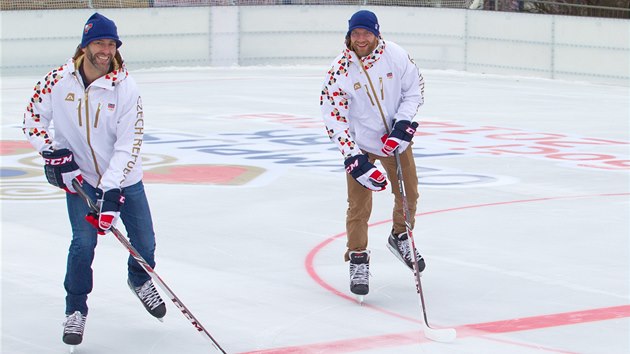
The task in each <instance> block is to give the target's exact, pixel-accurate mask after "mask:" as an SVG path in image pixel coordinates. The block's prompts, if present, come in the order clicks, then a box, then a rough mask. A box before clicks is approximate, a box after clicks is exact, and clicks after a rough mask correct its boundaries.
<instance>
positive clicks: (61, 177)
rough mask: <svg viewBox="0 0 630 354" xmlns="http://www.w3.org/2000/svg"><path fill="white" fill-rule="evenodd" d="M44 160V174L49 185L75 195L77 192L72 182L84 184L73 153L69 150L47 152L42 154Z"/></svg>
mask: <svg viewBox="0 0 630 354" xmlns="http://www.w3.org/2000/svg"><path fill="white" fill-rule="evenodd" d="M42 157H43V158H44V173H45V174H46V179H47V180H48V183H50V184H52V185H53V186H55V187H59V188H61V189H63V190H65V191H66V192H68V193H72V194H75V193H76V192H77V191H76V190H75V189H74V187H73V186H72V180H73V179H75V178H76V179H77V180H78V181H79V183H81V184H82V183H83V176H81V170H79V166H78V165H77V163H76V162H75V161H74V155H73V154H72V151H70V150H68V149H59V150H54V151H50V150H46V151H44V152H42Z"/></svg>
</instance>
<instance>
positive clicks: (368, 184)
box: [344, 154, 387, 192]
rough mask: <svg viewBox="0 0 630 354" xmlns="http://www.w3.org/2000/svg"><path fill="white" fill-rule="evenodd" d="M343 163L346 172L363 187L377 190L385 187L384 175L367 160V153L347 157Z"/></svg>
mask: <svg viewBox="0 0 630 354" xmlns="http://www.w3.org/2000/svg"><path fill="white" fill-rule="evenodd" d="M344 165H345V166H346V172H348V174H349V175H350V176H352V178H354V179H355V180H356V181H357V182H359V183H360V184H361V185H362V186H363V187H365V188H367V189H369V190H373V191H377V192H378V191H382V190H384V189H385V187H387V179H386V178H385V175H384V174H383V173H382V172H381V170H379V169H378V168H377V167H376V166H374V164H372V163H371V162H370V161H369V160H368V157H367V155H363V154H361V155H355V156H352V157H349V158H347V159H346V160H345V161H344Z"/></svg>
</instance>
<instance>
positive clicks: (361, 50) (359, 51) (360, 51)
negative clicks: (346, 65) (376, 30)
mask: <svg viewBox="0 0 630 354" xmlns="http://www.w3.org/2000/svg"><path fill="white" fill-rule="evenodd" d="M377 45H378V37H375V38H374V40H373V41H371V42H369V43H368V44H367V45H366V46H364V47H359V46H357V43H356V42H353V43H352V50H353V51H354V52H355V53H356V55H358V56H359V58H363V57H366V56H368V55H370V53H372V52H373V51H374V49H376V46H377Z"/></svg>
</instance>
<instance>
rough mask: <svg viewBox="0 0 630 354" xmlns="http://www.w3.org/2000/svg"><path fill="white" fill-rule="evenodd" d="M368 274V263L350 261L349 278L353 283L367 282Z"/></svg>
mask: <svg viewBox="0 0 630 354" xmlns="http://www.w3.org/2000/svg"><path fill="white" fill-rule="evenodd" d="M369 275H370V265H369V263H361V264H355V263H350V279H351V280H352V282H353V283H354V284H367V283H368V276H369Z"/></svg>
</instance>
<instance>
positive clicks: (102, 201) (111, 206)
mask: <svg viewBox="0 0 630 354" xmlns="http://www.w3.org/2000/svg"><path fill="white" fill-rule="evenodd" d="M96 199H97V201H96V205H97V206H98V208H99V213H98V214H96V213H94V212H90V213H88V214H87V215H86V216H85V220H87V221H88V222H89V223H90V224H92V226H94V227H95V228H96V230H98V234H99V235H105V233H106V232H107V230H109V229H110V228H111V227H112V226H114V225H116V221H118V217H119V216H120V207H121V206H122V205H123V204H124V203H125V197H124V196H123V195H122V191H121V190H120V189H119V188H114V189H110V190H108V191H106V192H103V190H102V189H100V188H98V189H97V190H96Z"/></svg>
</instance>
